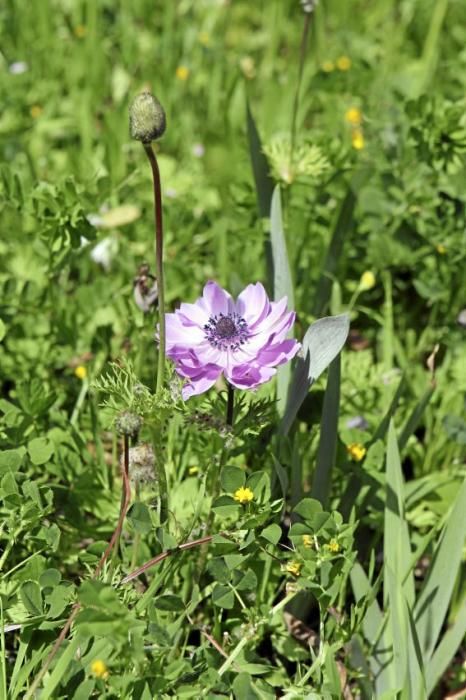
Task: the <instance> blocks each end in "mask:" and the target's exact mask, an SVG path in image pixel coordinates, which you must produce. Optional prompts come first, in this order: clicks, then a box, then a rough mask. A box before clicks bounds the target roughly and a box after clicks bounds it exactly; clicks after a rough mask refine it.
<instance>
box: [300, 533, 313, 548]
mask: <svg viewBox="0 0 466 700" xmlns="http://www.w3.org/2000/svg"><path fill="white" fill-rule="evenodd" d="M303 545H304V546H305V547H306V548H307V549H312V548H313V547H314V539H313V537H312V535H303Z"/></svg>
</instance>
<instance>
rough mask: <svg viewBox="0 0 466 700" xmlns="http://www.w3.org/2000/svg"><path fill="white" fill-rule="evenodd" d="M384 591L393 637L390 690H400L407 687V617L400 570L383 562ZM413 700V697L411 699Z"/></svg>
mask: <svg viewBox="0 0 466 700" xmlns="http://www.w3.org/2000/svg"><path fill="white" fill-rule="evenodd" d="M384 593H385V595H386V597H387V603H386V606H387V609H388V610H389V626H390V629H391V637H392V639H393V659H392V660H391V663H390V672H391V677H392V688H391V689H392V690H397V691H401V690H404V689H406V687H407V672H408V617H407V614H406V613H407V611H406V605H405V600H404V596H403V586H402V581H401V577H400V572H399V571H397V572H396V573H395V571H394V570H393V569H392V568H391V567H390V566H389V564H387V563H385V566H384ZM413 700H414V699H413Z"/></svg>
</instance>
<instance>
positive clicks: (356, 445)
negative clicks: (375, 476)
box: [346, 442, 367, 462]
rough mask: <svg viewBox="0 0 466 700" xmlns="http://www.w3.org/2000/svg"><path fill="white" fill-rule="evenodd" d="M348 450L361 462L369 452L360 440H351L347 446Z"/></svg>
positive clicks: (351, 455) (356, 460)
mask: <svg viewBox="0 0 466 700" xmlns="http://www.w3.org/2000/svg"><path fill="white" fill-rule="evenodd" d="M346 451H347V452H348V454H349V456H350V457H351V459H354V461H355V462H360V461H361V460H362V459H364V457H365V455H366V452H367V450H366V448H365V447H364V445H361V443H360V442H351V443H350V444H349V445H347V446H346Z"/></svg>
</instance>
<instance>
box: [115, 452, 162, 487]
mask: <svg viewBox="0 0 466 700" xmlns="http://www.w3.org/2000/svg"><path fill="white" fill-rule="evenodd" d="M122 459H123V457H122ZM129 478H130V479H131V481H132V482H133V483H147V482H149V481H155V480H156V478H157V477H156V472H155V455H154V450H153V448H152V445H149V444H148V443H147V442H143V443H141V444H140V445H137V446H136V447H130V449H129Z"/></svg>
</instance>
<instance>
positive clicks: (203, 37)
mask: <svg viewBox="0 0 466 700" xmlns="http://www.w3.org/2000/svg"><path fill="white" fill-rule="evenodd" d="M198 39H199V43H200V44H202V46H208V45H209V44H210V34H209V32H199V34H198Z"/></svg>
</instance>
